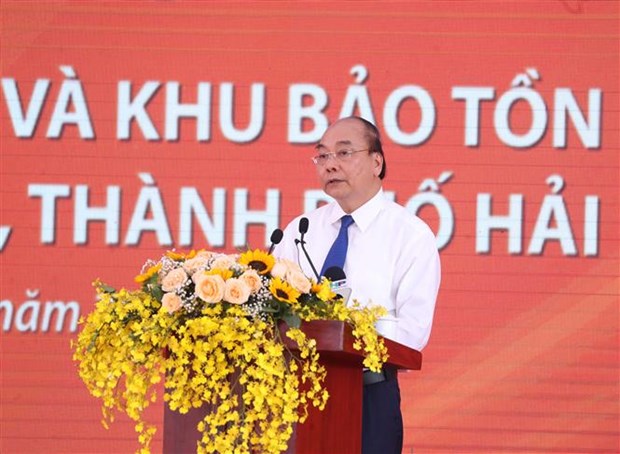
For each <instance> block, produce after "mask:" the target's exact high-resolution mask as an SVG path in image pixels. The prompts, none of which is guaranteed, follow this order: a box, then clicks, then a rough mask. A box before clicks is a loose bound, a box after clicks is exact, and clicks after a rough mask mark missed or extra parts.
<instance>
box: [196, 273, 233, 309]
mask: <svg viewBox="0 0 620 454" xmlns="http://www.w3.org/2000/svg"><path fill="white" fill-rule="evenodd" d="M225 286H226V284H225V283H224V279H222V276H220V275H219V274H203V275H202V276H198V277H197V279H196V295H197V296H198V297H199V298H200V299H201V300H203V301H204V302H205V303H219V302H220V301H222V298H223V297H224V288H225Z"/></svg>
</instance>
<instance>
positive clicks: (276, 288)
mask: <svg viewBox="0 0 620 454" xmlns="http://www.w3.org/2000/svg"><path fill="white" fill-rule="evenodd" d="M269 291H270V292H271V294H272V295H273V296H275V297H276V299H278V300H280V301H283V302H285V303H296V302H297V298H299V297H300V295H301V293H299V292H298V291H297V290H295V289H294V288H293V287H291V286H290V285H289V284H287V283H286V282H284V281H283V280H282V279H280V278H278V277H275V278H273V279H272V280H271V283H270V284H269Z"/></svg>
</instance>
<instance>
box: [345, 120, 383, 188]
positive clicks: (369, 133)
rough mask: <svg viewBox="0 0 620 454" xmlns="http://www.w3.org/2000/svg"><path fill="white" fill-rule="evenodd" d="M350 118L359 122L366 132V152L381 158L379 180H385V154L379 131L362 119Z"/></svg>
mask: <svg viewBox="0 0 620 454" xmlns="http://www.w3.org/2000/svg"><path fill="white" fill-rule="evenodd" d="M351 118H354V119H356V120H359V121H360V123H362V125H363V126H364V131H365V132H366V140H367V141H368V152H369V153H379V154H380V155H381V157H382V158H383V165H382V167H381V173H379V178H380V179H381V180H383V179H384V178H385V172H386V167H387V164H386V163H385V154H384V153H383V145H382V144H381V135H380V134H379V130H378V129H377V127H376V126H375V125H373V124H372V123H371V122H369V121H368V120H364V119H363V118H362V117H351Z"/></svg>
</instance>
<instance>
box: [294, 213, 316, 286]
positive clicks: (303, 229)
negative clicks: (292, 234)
mask: <svg viewBox="0 0 620 454" xmlns="http://www.w3.org/2000/svg"><path fill="white" fill-rule="evenodd" d="M308 225H309V221H308V218H301V219H300V220H299V234H300V235H301V237H300V239H298V240H295V244H300V245H301V250H302V251H304V255H305V256H306V259H307V260H308V263H309V264H310V268H312V271H313V272H314V275H315V276H316V281H317V282H321V276H319V273H317V272H316V268H315V267H314V263H312V260H311V259H310V255H309V254H308V251H306V247H305V246H304V245H305V244H306V242H305V241H304V235H305V234H306V233H307V232H308Z"/></svg>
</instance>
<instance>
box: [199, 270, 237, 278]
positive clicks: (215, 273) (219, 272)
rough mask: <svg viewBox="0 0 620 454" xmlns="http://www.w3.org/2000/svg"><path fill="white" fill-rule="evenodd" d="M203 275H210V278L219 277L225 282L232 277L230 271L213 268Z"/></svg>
mask: <svg viewBox="0 0 620 454" xmlns="http://www.w3.org/2000/svg"><path fill="white" fill-rule="evenodd" d="M204 274H206V275H212V276H221V277H222V279H224V280H225V281H227V280H228V279H230V278H231V277H233V272H232V270H229V269H224V268H213V269H212V270H209V271H205V272H204Z"/></svg>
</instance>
